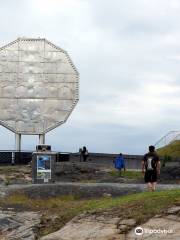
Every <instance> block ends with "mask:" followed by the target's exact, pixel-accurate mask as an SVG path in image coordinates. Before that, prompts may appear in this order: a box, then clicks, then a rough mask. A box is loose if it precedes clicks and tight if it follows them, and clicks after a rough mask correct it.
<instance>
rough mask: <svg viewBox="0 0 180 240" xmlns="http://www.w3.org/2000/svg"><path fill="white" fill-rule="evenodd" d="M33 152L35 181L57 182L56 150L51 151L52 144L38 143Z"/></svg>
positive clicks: (33, 177) (33, 176) (33, 178)
mask: <svg viewBox="0 0 180 240" xmlns="http://www.w3.org/2000/svg"><path fill="white" fill-rule="evenodd" d="M36 149H37V150H36V152H33V154H32V180H33V183H50V182H55V173H54V172H55V163H56V157H57V153H56V152H51V146H49V145H38V146H36Z"/></svg>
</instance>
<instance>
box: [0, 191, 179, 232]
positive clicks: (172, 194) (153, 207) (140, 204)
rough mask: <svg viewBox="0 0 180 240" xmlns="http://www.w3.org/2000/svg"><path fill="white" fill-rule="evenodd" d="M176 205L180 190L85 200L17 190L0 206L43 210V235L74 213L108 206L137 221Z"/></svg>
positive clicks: (98, 210)
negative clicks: (34, 196)
mask: <svg viewBox="0 0 180 240" xmlns="http://www.w3.org/2000/svg"><path fill="white" fill-rule="evenodd" d="M173 205H180V190H168V191H160V192H144V193H138V194H131V195H127V196H123V197H117V198H99V199H85V200H84V199H77V198H76V197H74V196H61V197H55V198H47V199H32V198H28V197H27V196H25V195H23V194H13V195H11V196H9V197H7V198H5V199H1V200H0V206H1V207H3V208H5V207H14V208H17V210H22V211H23V210H33V211H38V212H39V211H40V212H41V213H43V215H42V219H41V226H40V228H39V236H43V235H46V234H48V233H51V232H54V231H56V230H58V229H60V228H61V227H62V226H63V225H64V224H65V223H67V222H68V221H69V220H70V219H72V218H73V217H74V216H76V215H78V214H80V213H83V212H87V211H90V212H91V213H92V214H101V213H102V212H103V211H104V210H105V211H106V212H108V213H109V215H110V216H111V215H112V216H114V217H121V218H134V219H135V220H136V222H137V224H141V223H143V222H145V221H146V220H148V219H149V218H151V217H152V216H154V215H156V214H160V213H162V212H163V211H164V210H166V209H167V208H168V207H170V206H173ZM53 216H54V217H53Z"/></svg>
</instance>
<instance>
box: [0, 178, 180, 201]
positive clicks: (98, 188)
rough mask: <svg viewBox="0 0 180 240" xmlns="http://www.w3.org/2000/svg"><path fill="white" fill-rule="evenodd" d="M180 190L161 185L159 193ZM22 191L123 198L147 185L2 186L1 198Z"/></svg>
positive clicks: (62, 184) (179, 187)
mask: <svg viewBox="0 0 180 240" xmlns="http://www.w3.org/2000/svg"><path fill="white" fill-rule="evenodd" d="M176 188H178V189H180V184H159V185H157V191H159V190H170V189H176ZM18 190H19V191H21V192H22V193H25V194H27V195H28V196H32V194H33V197H35V198H36V197H38V198H39V197H42V198H43V197H46V196H47V195H48V196H52V197H53V196H60V195H67V194H69V193H70V194H72V195H78V196H80V197H82V198H83V197H101V196H103V195H104V194H111V195H112V196H121V195H126V194H129V193H137V192H143V191H146V190H147V188H146V185H145V184H125V183H72V182H59V183H54V184H26V185H20V184H19V185H9V186H3V185H0V196H4V195H5V194H8V193H12V192H16V191H18Z"/></svg>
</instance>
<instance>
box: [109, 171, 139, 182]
mask: <svg viewBox="0 0 180 240" xmlns="http://www.w3.org/2000/svg"><path fill="white" fill-rule="evenodd" d="M110 174H111V176H113V177H123V178H128V179H138V180H139V179H143V176H142V173H141V172H140V171H125V172H124V171H123V170H122V171H121V172H120V173H119V171H116V170H112V171H111V172H110Z"/></svg>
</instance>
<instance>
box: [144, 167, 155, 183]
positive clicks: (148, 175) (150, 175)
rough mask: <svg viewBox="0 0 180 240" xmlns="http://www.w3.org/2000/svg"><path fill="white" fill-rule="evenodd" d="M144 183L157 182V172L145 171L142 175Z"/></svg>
mask: <svg viewBox="0 0 180 240" xmlns="http://www.w3.org/2000/svg"><path fill="white" fill-rule="evenodd" d="M144 181H145V183H148V182H157V171H156V170H147V171H146V172H145V175H144Z"/></svg>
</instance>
